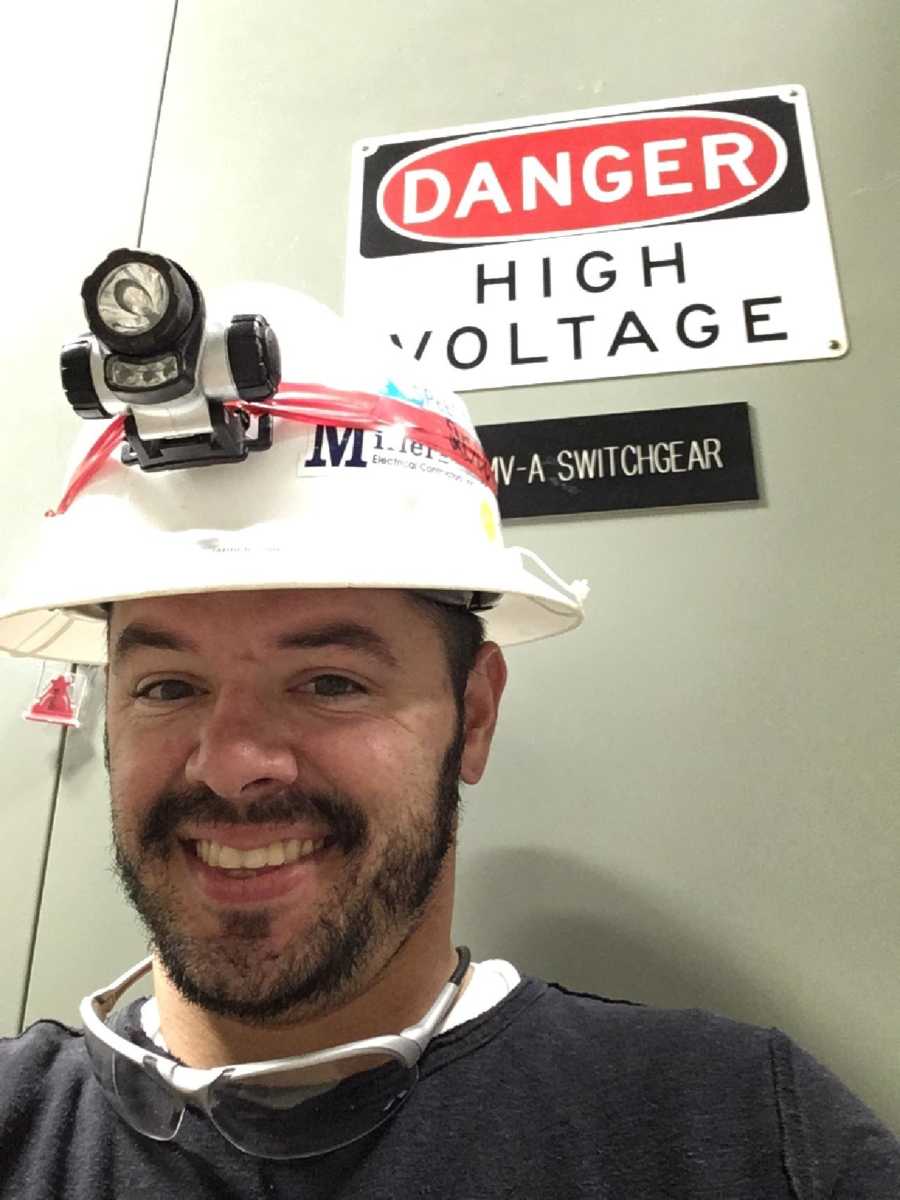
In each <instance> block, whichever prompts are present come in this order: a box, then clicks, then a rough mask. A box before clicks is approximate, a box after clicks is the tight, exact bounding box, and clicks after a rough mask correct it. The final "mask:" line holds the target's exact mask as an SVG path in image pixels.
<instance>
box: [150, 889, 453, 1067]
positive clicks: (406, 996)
mask: <svg viewBox="0 0 900 1200" xmlns="http://www.w3.org/2000/svg"><path fill="white" fill-rule="evenodd" d="M435 899H438V903H437V904H436V905H434V906H430V907H429V911H428V913H427V914H426V916H425V918H424V919H423V920H422V922H421V923H420V924H419V925H418V926H416V928H415V929H414V930H413V931H412V933H411V934H409V936H408V937H407V938H406V939H405V940H404V941H403V942H402V943H401V944H400V945H399V947H398V948H396V950H394V951H393V953H391V952H390V950H389V951H388V953H387V955H386V958H382V959H379V960H378V961H377V963H376V964H375V965H374V966H373V967H372V969H371V971H370V972H369V975H368V977H367V978H365V979H363V980H361V981H360V982H361V986H359V987H358V988H357V989H356V991H355V994H354V995H353V996H352V997H351V998H350V999H347V1000H343V1001H342V1000H338V1001H337V1002H336V1003H335V1005H334V1007H332V1008H326V1009H317V1010H316V1011H315V1012H310V1013H309V1014H306V1015H305V1014H302V1013H300V1014H298V1016H297V1018H296V1019H295V1020H289V1021H288V1022H285V1023H279V1024H278V1025H272V1026H260V1025H250V1024H247V1023H246V1022H244V1021H241V1020H238V1019H236V1018H233V1017H223V1016H219V1015H218V1014H217V1013H212V1012H209V1011H207V1010H206V1009H203V1008H199V1007H198V1006H197V1005H194V1004H191V1003H190V1002H189V1001H187V1000H186V999H185V998H184V997H183V996H182V995H181V993H180V992H178V991H177V990H176V988H175V987H174V985H173V984H172V982H171V980H170V979H169V977H168V975H167V974H166V972H165V968H164V967H163V965H162V963H161V962H160V960H159V959H158V958H156V959H154V963H153V981H154V988H155V992H156V1000H157V1004H158V1005H159V1017H160V1032H161V1033H162V1036H163V1038H164V1039H165V1042H166V1045H167V1046H168V1047H169V1050H170V1052H171V1053H172V1054H174V1055H175V1056H176V1057H177V1058H180V1059H181V1060H182V1061H183V1062H185V1063H187V1064H188V1066H191V1067H215V1066H224V1065H226V1064H233V1063H246V1062H263V1061H266V1060H268V1059H274V1058H289V1057H292V1056H294V1055H299V1054H307V1053H310V1052H312V1051H314V1050H324V1049H327V1048H329V1047H331V1046H338V1045H341V1044H342V1043H344V1042H352V1041H357V1040H359V1039H361V1038H367V1037H375V1036H377V1035H379V1034H386V1033H399V1032H400V1030H401V1029H405V1028H406V1026H408V1025H412V1024H414V1023H415V1022H416V1021H418V1020H420V1019H421V1017H422V1016H424V1014H425V1013H426V1012H427V1011H428V1009H429V1008H430V1007H431V1005H432V1004H433V1003H434V1000H435V999H436V997H437V995H438V993H439V992H440V990H441V988H442V987H443V986H444V984H445V983H446V982H447V980H448V979H449V978H450V976H451V975H452V974H453V970H454V968H455V966H456V963H457V954H456V950H455V949H454V947H453V944H452V942H451V941H450V909H449V908H447V906H445V905H443V904H441V903H440V901H439V898H437V897H435ZM467 982H468V977H467V978H466V980H464V984H465V983H467Z"/></svg>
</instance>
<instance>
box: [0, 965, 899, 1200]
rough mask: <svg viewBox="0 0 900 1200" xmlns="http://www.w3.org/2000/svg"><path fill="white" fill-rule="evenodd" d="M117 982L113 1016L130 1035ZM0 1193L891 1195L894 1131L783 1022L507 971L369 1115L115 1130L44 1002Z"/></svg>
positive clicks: (135, 1198) (13, 1076)
mask: <svg viewBox="0 0 900 1200" xmlns="http://www.w3.org/2000/svg"><path fill="white" fill-rule="evenodd" d="M139 1003H140V1002H137V1001H136V1002H135V1003H134V1004H132V1005H131V1006H129V1008H127V1009H126V1010H125V1011H124V1012H123V1014H122V1015H121V1016H120V1017H119V1018H118V1020H117V1027H118V1029H119V1031H120V1032H122V1033H124V1034H125V1036H128V1037H130V1038H131V1039H132V1040H133V1041H136V1042H138V1043H140V1044H142V1045H145V1046H147V1047H148V1048H153V1047H152V1044H151V1043H149V1042H148V1041H147V1039H146V1037H145V1036H144V1034H143V1033H142V1031H141V1030H140V1022H139V1016H138V1007H139ZM0 1197H2V1200H51V1198H55V1197H65V1198H66V1200H107V1198H109V1200H151V1198H152V1200H176V1198H177V1200H181V1198H182V1197H184V1198H188V1197H190V1200H207V1198H208V1200H248V1198H255V1197H264V1198H266V1200H282V1198H284V1200H288V1198H290V1200H299V1198H302V1200H326V1198H328V1200H332V1198H339V1200H419V1198H422V1200H498V1198H500V1197H507V1198H509V1200H581V1198H587V1197H591V1198H592V1200H593V1198H596V1200H688V1198H690V1200H898V1198H900V1141H898V1140H897V1138H895V1137H894V1136H893V1134H891V1133H890V1132H889V1131H888V1129H886V1128H885V1126H884V1125H883V1124H881V1123H880V1122H879V1121H878V1119H877V1118H876V1117H875V1116H874V1115H873V1114H872V1113H871V1112H870V1110H869V1109H868V1108H866V1106H865V1105H864V1104H863V1103H862V1102H861V1101H860V1100H858V1099H857V1098H856V1097H855V1096H853V1095H852V1094H851V1093H850V1092H848V1091H847V1089H846V1088H845V1087H844V1086H843V1084H842V1083H841V1082H840V1081H839V1080H838V1079H836V1078H835V1076H834V1075H832V1074H831V1073H830V1072H829V1071H828V1070H827V1069H826V1068H824V1067H823V1066H821V1065H820V1064H819V1063H817V1062H816V1060H815V1059H813V1058H812V1057H810V1056H809V1055H808V1054H806V1053H805V1052H804V1051H803V1050H801V1049H800V1048H799V1047H798V1046H797V1045H796V1044H795V1043H794V1042H792V1041H791V1040H790V1039H789V1038H787V1037H786V1036H785V1035H784V1034H783V1033H781V1032H780V1031H778V1030H775V1029H762V1028H757V1027H755V1026H751V1025H744V1024H739V1023H737V1022H735V1021H731V1020H729V1019H728V1018H726V1017H721V1016H716V1015H713V1014H711V1013H707V1012H702V1011H700V1010H696V1009H687V1010H671V1009H654V1008H649V1007H645V1006H642V1005H636V1004H632V1003H629V1002H627V1001H613V1000H606V999H603V998H601V997H598V996H591V995H584V994H580V993H575V992H571V991H569V990H567V989H565V988H563V987H561V986H559V985H558V984H547V983H543V982H541V981H539V980H536V979H528V978H526V979H524V980H523V981H522V983H521V984H520V985H519V986H518V987H517V988H516V989H515V990H514V991H513V992H512V993H511V994H510V995H509V996H508V997H507V998H506V999H505V1000H504V1001H502V1002H501V1003H500V1004H498V1005H497V1006H496V1007H495V1008H492V1009H491V1010H490V1011H488V1012H487V1013H484V1014H483V1015H482V1016H480V1017H477V1018H476V1019H474V1020H472V1021H468V1022H467V1023H465V1024H464V1025H460V1026H458V1027H457V1028H455V1029H452V1030H450V1031H449V1032H448V1033H446V1034H442V1035H441V1036H440V1037H438V1038H436V1039H435V1041H434V1042H433V1043H432V1045H431V1046H430V1047H429V1050H428V1052H427V1054H426V1055H425V1057H424V1059H423V1060H422V1076H421V1079H420V1081H419V1083H418V1085H417V1086H416V1088H415V1090H414V1092H413V1094H412V1096H411V1097H410V1099H409V1100H408V1102H407V1103H406V1105H405V1106H404V1107H403V1108H402V1109H400V1111H399V1113H398V1114H397V1116H396V1117H395V1118H394V1119H393V1120H392V1121H390V1122H389V1123H388V1124H387V1125H385V1126H382V1128H381V1129H380V1130H378V1131H376V1132H375V1133H373V1134H371V1135H370V1136H369V1137H368V1138H366V1139H364V1140H363V1141H360V1142H357V1143H355V1144H354V1145H352V1146H349V1147H347V1148H345V1149H344V1150H339V1151H336V1152H334V1153H332V1154H329V1155H326V1156H324V1157H322V1158H319V1159H306V1160H303V1159H301V1160H294V1161H289V1162H271V1161H266V1160H264V1159H258V1158H253V1157H250V1156H248V1155H245V1154H242V1153H241V1152H240V1151H239V1150H236V1149H234V1148H233V1147H232V1146H231V1145H230V1144H228V1143H227V1142H226V1141H225V1140H224V1139H223V1138H222V1137H220V1136H219V1134H218V1133H217V1132H216V1130H215V1129H214V1128H213V1127H212V1126H211V1125H210V1124H209V1123H208V1122H207V1120H206V1119H205V1118H204V1117H203V1116H202V1115H200V1114H198V1113H195V1112H192V1111H191V1110H188V1112H187V1113H186V1114H185V1119H184V1122H183V1124H182V1127H181V1130H180V1132H179V1135H178V1139H177V1141H175V1142H170V1143H159V1142H153V1141H151V1140H149V1139H148V1138H145V1137H143V1136H141V1135H140V1134H138V1133H134V1132H133V1131H132V1130H131V1129H130V1128H128V1127H127V1126H126V1125H125V1124H124V1123H123V1122H122V1121H121V1120H120V1118H119V1117H118V1116H117V1115H116V1114H115V1113H114V1112H113V1110H112V1109H111V1108H110V1107H109V1105H108V1104H107V1102H106V1100H105V1098H104V1096H103V1093H102V1091H101V1090H100V1088H99V1086H98V1085H97V1083H96V1082H95V1080H94V1078H93V1076H92V1074H91V1070H90V1066H89V1064H88V1060H87V1055H86V1052H85V1048H84V1043H83V1039H82V1037H81V1035H80V1033H79V1032H78V1031H77V1030H75V1029H70V1028H68V1027H67V1026H65V1025H61V1024H59V1023H57V1022H55V1021H38V1022H37V1023H36V1024H34V1025H32V1026H31V1027H30V1029H28V1030H27V1031H26V1032H25V1033H24V1034H22V1036H21V1037H18V1038H10V1039H2V1040H0Z"/></svg>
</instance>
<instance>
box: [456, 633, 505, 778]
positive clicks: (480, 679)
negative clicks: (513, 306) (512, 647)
mask: <svg viewBox="0 0 900 1200" xmlns="http://www.w3.org/2000/svg"><path fill="white" fill-rule="evenodd" d="M505 686H506V660H505V659H504V657H503V651H502V650H501V649H500V647H499V646H498V645H497V644H496V643H495V642H485V644H484V645H483V646H482V647H481V649H480V650H479V651H478V654H477V655H476V658H475V663H474V665H473V667H472V670H471V671H470V672H469V681H468V683H467V684H466V695H465V699H464V701H463V728H464V731H465V741H464V744H463V752H462V763H461V768H460V778H461V779H462V781H463V783H477V782H478V780H479V779H480V778H481V776H482V775H483V774H484V769H485V767H486V766H487V760H488V754H489V753H490V749H491V742H492V740H493V737H494V728H495V726H496V724H497V715H498V712H499V710H500V697H501V696H502V695H503V689H504V687H505Z"/></svg>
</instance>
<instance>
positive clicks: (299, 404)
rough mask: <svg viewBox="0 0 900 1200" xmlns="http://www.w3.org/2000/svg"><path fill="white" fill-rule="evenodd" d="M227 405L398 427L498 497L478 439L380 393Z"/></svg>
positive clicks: (92, 471) (119, 434)
mask: <svg viewBox="0 0 900 1200" xmlns="http://www.w3.org/2000/svg"><path fill="white" fill-rule="evenodd" d="M225 406H226V407H227V408H230V409H238V410H240V411H242V412H245V413H249V414H252V415H254V416H265V415H270V416H274V417H282V418H284V419H285V420H288V421H300V422H302V423H304V424H306V425H331V426H340V427H341V428H354V429H366V430H374V429H383V428H395V429H397V430H398V431H399V432H402V434H403V436H404V437H406V438H410V439H412V440H413V441H416V442H420V443H421V444H422V445H423V446H428V447H429V448H430V449H431V450H434V451H436V452H437V453H438V454H443V455H445V456H446V457H447V458H449V459H451V460H452V461H453V462H455V463H457V465H458V466H461V467H463V468H464V469H465V470H466V471H468V472H469V474H470V475H474V477H475V478H476V479H477V480H478V481H479V483H483V484H484V485H485V486H486V487H489V488H490V489H491V491H492V492H493V493H494V494H495V495H496V492H497V481H496V479H495V477H494V472H493V469H492V467H491V463H490V460H489V459H488V458H487V457H486V456H485V453H484V451H483V450H482V448H481V445H480V443H479V441H478V439H477V438H475V437H473V436H472V435H471V434H470V433H468V432H467V431H466V430H465V429H462V428H461V427H460V426H459V425H457V424H456V422H455V421H453V420H451V419H450V417H445V416H442V415H441V414H440V413H436V412H431V411H430V410H427V409H421V408H417V407H416V406H415V405H414V404H409V403H407V402H404V401H402V400H397V399H395V398H394V397H393V396H382V395H380V394H378V393H375V392H357V391H343V390H341V389H338V388H330V387H327V386H325V385H324V384H317V383H282V384H281V386H280V387H279V389H278V391H277V392H276V393H275V395H274V396H273V397H272V399H271V400H267V401H251V400H229V401H226V402H225ZM125 420H126V418H125V415H124V414H122V415H119V416H117V417H113V419H112V420H111V421H110V423H109V425H108V426H107V427H106V428H105V429H104V430H103V433H101V435H100V436H99V437H98V438H97V440H96V442H94V444H93V446H91V448H90V450H89V451H88V452H87V454H86V455H85V456H84V458H83V459H82V461H81V463H80V464H79V466H78V468H77V470H76V471H75V473H74V475H73V476H72V481H71V483H70V484H69V487H68V488H67V490H66V493H65V495H64V496H63V498H62V500H60V502H59V504H58V505H57V507H56V508H55V509H53V508H51V509H48V510H47V512H46V513H45V514H44V516H46V517H58V516H61V515H62V514H63V513H64V512H66V510H67V509H68V508H69V506H70V505H71V503H72V501H73V500H74V499H75V498H76V497H77V496H78V495H79V493H80V492H81V491H82V490H83V489H84V488H85V487H87V485H88V484H89V483H90V482H91V480H92V479H93V478H94V476H95V475H96V474H97V472H98V471H100V469H101V468H102V467H103V466H104V464H105V463H106V462H107V460H108V459H109V456H110V455H111V454H112V453H113V451H114V450H116V449H117V447H119V446H120V445H121V444H122V441H123V440H124V438H125Z"/></svg>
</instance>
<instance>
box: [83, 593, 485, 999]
mask: <svg viewBox="0 0 900 1200" xmlns="http://www.w3.org/2000/svg"><path fill="white" fill-rule="evenodd" d="M107 733H108V754H109V768H110V786H111V794H112V821H113V835H114V843H115V852H116V867H117V871H118V874H119V877H120V879H121V881H122V883H123V886H124V888H125V890H126V893H127V894H128V896H129V898H130V900H131V902H132V903H133V904H134V906H135V907H136V908H137V910H138V912H139V913H140V915H141V917H142V918H143V920H144V922H145V924H146V925H147V927H148V929H149V931H150V934H151V936H152V939H153V942H154V945H155V947H156V949H157V952H158V953H159V956H160V958H161V959H162V962H163V965H164V967H165V969H166V972H167V974H168V976H169V977H170V979H171V980H172V982H173V983H174V984H175V985H176V987H178V989H179V990H180V991H181V992H182V993H183V994H184V995H185V996H186V997H187V998H188V999H189V1000H191V1001H192V1002H194V1003H196V1004H199V1005H201V1006H202V1007H204V1008H206V1009H208V1010H210V1011H213V1012H218V1013H220V1014H222V1015H228V1016H233V1017H238V1018H242V1019H245V1020H249V1021H260V1022H264V1021H274V1020H277V1019H279V1018H281V1019H286V1020H287V1019H291V1016H292V1014H294V1013H296V1012H297V1011H298V1006H300V1005H305V1006H307V1010H309V1009H316V1008H318V1007H320V1006H324V1005H326V1004H328V1003H334V1002H336V1001H337V1002H339V1001H340V1000H342V999H347V998H349V997H350V996H351V995H352V994H353V992H354V990H355V986H358V981H359V979H360V977H361V976H363V975H364V974H365V972H366V970H367V968H369V967H377V966H380V965H381V964H383V963H384V962H386V961H387V960H388V958H389V957H390V956H391V955H392V954H393V953H394V952H395V951H396V950H397V949H398V948H399V946H400V945H402V943H403V941H404V940H405V939H406V937H407V936H408V935H409V934H410V932H411V931H412V930H413V929H414V928H416V926H417V925H418V924H419V922H420V921H421V920H422V917H423V914H424V913H425V911H426V909H427V907H428V905H429V903H433V902H434V898H435V896H436V895H437V894H439V893H441V892H444V893H445V894H449V893H450V892H451V891H452V881H451V878H450V876H451V870H450V867H451V859H452V856H451V855H450V854H449V851H450V850H451V847H452V845H453V840H454V834H455V827H456V817H457V807H458V799H459V797H458V780H459V777H460V774H461V764H463V765H462V776H463V778H467V779H469V778H470V776H474V777H476V778H477V775H478V774H480V767H478V766H477V764H476V767H477V769H473V768H472V767H471V766H468V767H467V766H466V764H467V763H468V761H469V759H470V758H471V755H472V751H471V749H470V750H468V751H467V750H466V736H465V734H464V730H463V724H462V722H461V714H460V713H459V712H458V711H457V706H456V703H455V700H454V697H453V694H452V691H451V687H450V681H449V675H448V671H447V665H446V657H445V650H444V647H443V644H442V642H441V637H440V634H439V632H438V630H437V629H436V627H435V626H434V625H433V624H432V622H431V621H430V620H429V619H428V617H427V616H426V615H425V614H424V613H423V612H422V611H421V610H420V609H419V607H418V606H416V605H415V604H414V603H413V602H412V601H411V600H410V599H409V598H408V597H407V596H405V595H404V594H403V593H401V592H390V591H380V592H376V591H306V592H293V591H292V592H288V591H280V592H243V593H218V594H212V595H203V596H176V597H163V598H152V599H148V600H139V601H138V600H136V601H128V602H122V603H119V604H116V605H115V606H114V609H113V614H112V617H111V623H110V666H109V685H108V702H107ZM488 743H489V737H488ZM485 756H486V749H485ZM477 757H478V755H477V754H476V758H477ZM482 765H483V764H482ZM467 771H468V774H467ZM470 781H474V778H471V779H470ZM323 839H324V845H323V844H322V841H323ZM225 847H227V848H230V849H228V850H227V851H226V850H223V848H225ZM251 850H256V851H257V853H258V854H260V853H262V852H263V851H265V850H268V853H267V854H264V855H263V857H262V859H260V858H254V859H252V860H250V861H249V862H248V861H247V860H246V859H244V858H241V859H240V860H239V861H240V864H241V865H240V866H239V867H238V869H228V865H229V864H230V866H231V867H232V868H234V867H236V866H237V860H236V859H235V855H234V851H239V852H240V851H242V852H245V853H246V852H249V851H251ZM282 857H284V859H285V862H284V863H283V864H282V865H279V859H281V858H282ZM217 858H219V859H221V860H222V861H221V863H220V865H218V866H217V865H214V864H215V863H216V860H217ZM292 859H293V860H295V861H291V860H292ZM260 862H265V864H266V865H265V866H264V867H260V866H259V865H258V864H259V863H260Z"/></svg>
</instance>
